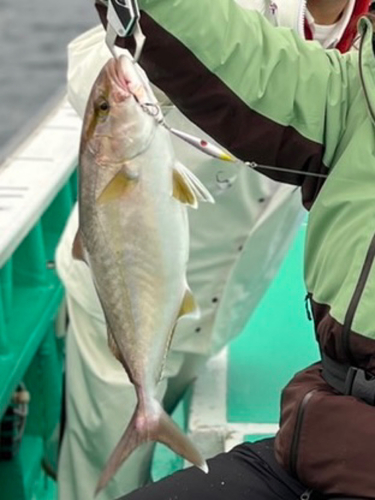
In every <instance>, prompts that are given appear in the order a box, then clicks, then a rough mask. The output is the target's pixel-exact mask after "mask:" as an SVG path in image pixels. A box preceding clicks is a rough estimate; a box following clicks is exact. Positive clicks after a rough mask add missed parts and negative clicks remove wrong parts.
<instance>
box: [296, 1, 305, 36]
mask: <svg viewBox="0 0 375 500" xmlns="http://www.w3.org/2000/svg"><path fill="white" fill-rule="evenodd" d="M306 9H307V0H302V1H301V3H300V8H299V12H298V21H297V30H296V31H297V33H298V34H299V35H300V36H301V37H302V38H305V19H306Z"/></svg>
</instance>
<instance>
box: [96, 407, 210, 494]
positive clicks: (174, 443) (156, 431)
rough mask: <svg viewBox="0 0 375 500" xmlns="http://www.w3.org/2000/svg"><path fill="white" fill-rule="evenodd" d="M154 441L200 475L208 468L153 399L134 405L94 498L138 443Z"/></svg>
mask: <svg viewBox="0 0 375 500" xmlns="http://www.w3.org/2000/svg"><path fill="white" fill-rule="evenodd" d="M148 441H157V442H159V443H162V444H165V445H166V446H168V448H170V449H171V450H172V451H174V452H175V453H177V454H178V455H180V456H182V457H184V458H185V459H186V460H188V461H189V462H191V463H192V464H194V465H196V466H197V467H198V468H200V469H201V470H202V471H204V472H206V473H207V472H208V466H207V463H206V461H205V460H204V458H203V457H202V455H201V454H200V452H199V451H198V449H197V448H196V447H195V446H194V444H193V443H192V442H191V440H190V439H189V438H188V437H187V436H186V435H185V434H184V433H183V432H182V431H181V430H180V429H179V427H178V426H177V425H176V424H175V423H174V422H173V420H172V419H171V418H170V417H169V415H167V413H166V412H165V411H164V410H163V408H162V406H161V405H160V403H159V402H158V401H157V400H156V399H152V400H151V401H150V403H149V404H148V405H147V406H145V405H144V404H141V403H138V405H137V408H136V410H135V412H134V414H133V416H132V418H131V420H130V423H129V425H128V427H127V428H126V430H125V432H124V434H123V435H122V437H121V439H120V441H119V442H118V444H117V446H116V448H115V449H114V451H113V453H112V455H111V456H110V458H109V460H108V462H107V464H106V466H105V468H104V470H103V472H102V474H101V476H100V479H99V481H98V484H97V487H96V490H95V496H96V495H98V494H99V493H100V492H101V491H102V490H103V489H104V488H105V487H106V486H107V484H108V482H109V481H110V480H111V478H112V477H113V476H114V475H115V473H116V472H117V471H118V469H119V468H120V466H121V465H122V464H123V462H124V461H125V460H126V459H127V458H128V457H129V455H130V454H131V453H132V452H133V451H134V450H135V449H136V448H137V447H138V446H139V445H140V444H142V443H145V442H148Z"/></svg>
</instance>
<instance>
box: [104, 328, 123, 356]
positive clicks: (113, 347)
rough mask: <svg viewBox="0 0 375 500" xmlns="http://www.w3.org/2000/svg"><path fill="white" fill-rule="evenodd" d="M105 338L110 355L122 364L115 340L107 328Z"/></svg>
mask: <svg viewBox="0 0 375 500" xmlns="http://www.w3.org/2000/svg"><path fill="white" fill-rule="evenodd" d="M107 337H108V347H109V348H110V350H111V353H112V354H113V355H114V357H115V358H116V359H117V360H118V361H120V363H121V364H122V356H121V352H120V349H119V348H118V345H117V343H116V341H115V338H114V336H113V334H112V332H111V330H110V329H109V328H107Z"/></svg>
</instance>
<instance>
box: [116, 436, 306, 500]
mask: <svg viewBox="0 0 375 500" xmlns="http://www.w3.org/2000/svg"><path fill="white" fill-rule="evenodd" d="M273 443H274V441H273V439H266V440H263V441H259V442H257V443H243V444H241V445H239V446H236V447H235V448H233V450H231V451H230V452H229V453H221V454H220V455H217V456H216V457H214V458H212V459H210V460H208V466H209V473H208V474H205V473H203V472H202V471H200V470H199V469H197V468H196V467H191V468H189V469H185V470H183V471H180V472H177V473H175V474H172V475H171V476H169V477H167V478H165V479H162V480H161V481H158V482H157V483H154V484H149V485H147V486H145V487H144V488H141V489H139V490H137V491H134V492H132V493H130V494H129V495H125V496H123V497H121V498H120V499H118V500H173V499H176V500H228V499H230V500H281V499H283V500H297V499H300V498H304V497H302V495H303V494H304V493H305V492H307V490H308V489H307V488H306V487H304V486H303V485H302V484H301V483H299V482H298V481H296V480H295V479H293V478H292V477H290V476H289V475H288V474H287V473H286V472H285V471H284V470H283V469H282V468H281V467H280V466H279V465H278V464H277V463H276V461H275V458H274V453H273ZM306 498H307V496H306Z"/></svg>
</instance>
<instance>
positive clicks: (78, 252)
mask: <svg viewBox="0 0 375 500" xmlns="http://www.w3.org/2000/svg"><path fill="white" fill-rule="evenodd" d="M72 255H73V257H74V259H76V260H82V261H83V262H86V261H85V257H84V253H83V244H82V238H81V233H80V231H79V229H78V231H77V233H76V235H75V237H74V241H73V248H72Z"/></svg>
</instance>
